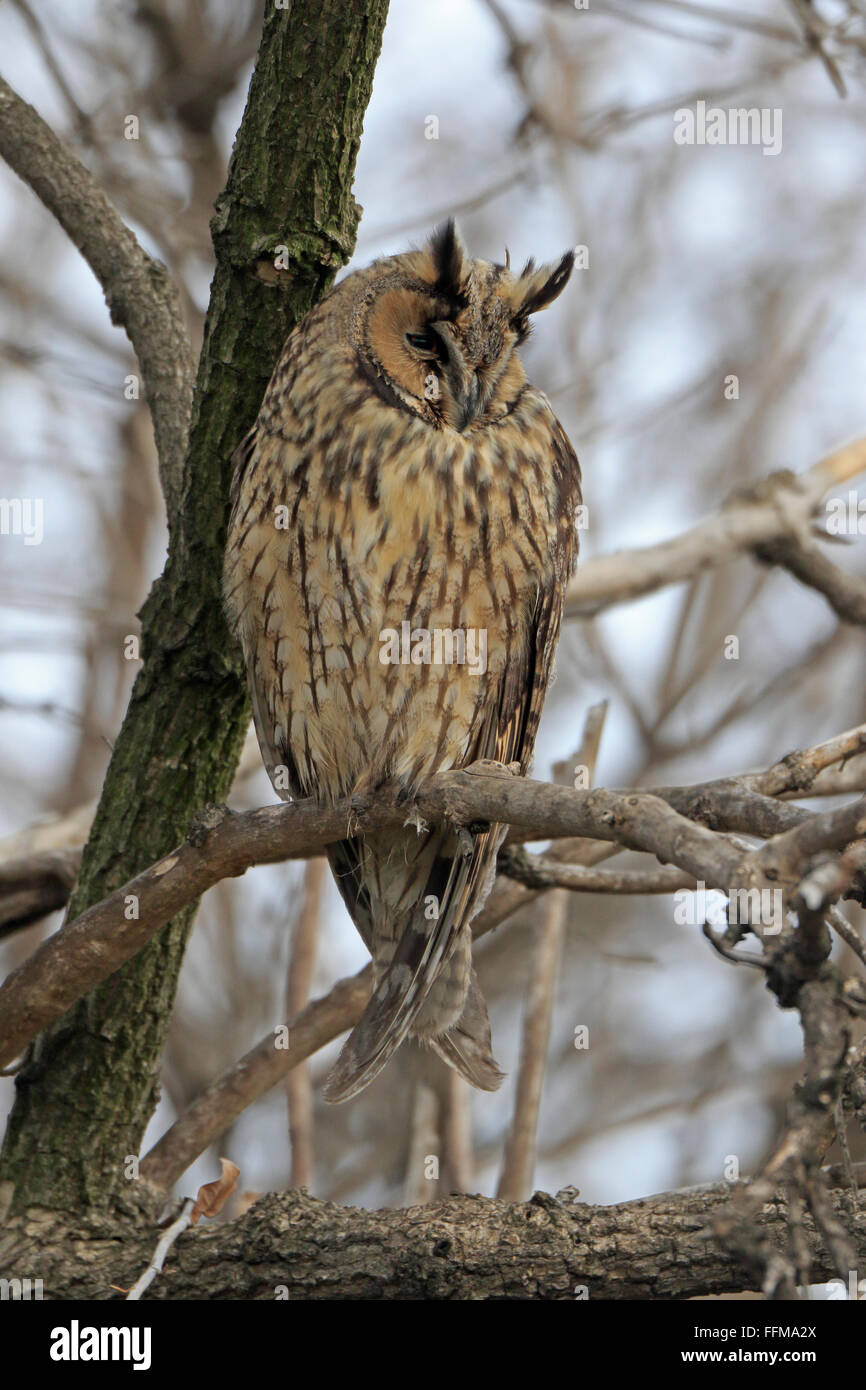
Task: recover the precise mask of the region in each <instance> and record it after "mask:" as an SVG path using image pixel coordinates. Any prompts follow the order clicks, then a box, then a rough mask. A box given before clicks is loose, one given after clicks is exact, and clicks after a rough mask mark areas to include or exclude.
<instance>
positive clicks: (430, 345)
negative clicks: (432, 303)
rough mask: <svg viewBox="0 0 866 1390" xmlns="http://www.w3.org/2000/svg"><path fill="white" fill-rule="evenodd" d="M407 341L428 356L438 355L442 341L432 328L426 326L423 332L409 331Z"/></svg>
mask: <svg viewBox="0 0 866 1390" xmlns="http://www.w3.org/2000/svg"><path fill="white" fill-rule="evenodd" d="M406 342H407V343H408V344H409V346H410V347H412V348H414V349H415V351H416V352H423V353H424V354H425V355H426V356H429V357H436V356H437V355H438V353H439V349H440V342H439V339H438V338H437V336H436V334H435V333H434V332H433V330H432V329H431V328H425V329H424V330H423V332H421V333H407V334H406Z"/></svg>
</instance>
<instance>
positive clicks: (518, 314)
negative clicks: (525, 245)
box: [511, 251, 574, 320]
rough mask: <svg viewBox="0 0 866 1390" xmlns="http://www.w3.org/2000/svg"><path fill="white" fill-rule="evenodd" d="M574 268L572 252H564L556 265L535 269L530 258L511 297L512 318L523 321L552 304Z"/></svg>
mask: <svg viewBox="0 0 866 1390" xmlns="http://www.w3.org/2000/svg"><path fill="white" fill-rule="evenodd" d="M573 266H574V252H573V251H566V253H565V255H564V256H563V257H562V258H561V259H560V260H558V261H557V262H556V264H550V265H540V266H538V267H536V264H535V261H534V260H532V259H531V258H530V259H529V260H528V261H527V262H526V265H525V266H524V267H523V269H522V271H521V272H520V275H519V276H518V278H517V282H516V284H515V286H514V289H513V291H512V295H511V301H512V304H513V306H514V317H515V318H517V319H521V320H525V319H526V318H527V317H528V316H529V315H530V314H535V313H537V312H538V310H539V309H546V308H547V306H548V304H552V303H553V301H554V299H556V298H557V297H558V296H559V295H560V294H561V293H562V291H563V290H564V289H565V287H566V285H567V284H568V277H569V276H570V275H571V272H572V268H573Z"/></svg>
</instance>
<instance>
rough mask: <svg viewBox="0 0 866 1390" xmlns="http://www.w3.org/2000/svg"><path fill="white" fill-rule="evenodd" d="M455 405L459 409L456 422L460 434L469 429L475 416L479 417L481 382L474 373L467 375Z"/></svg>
mask: <svg viewBox="0 0 866 1390" xmlns="http://www.w3.org/2000/svg"><path fill="white" fill-rule="evenodd" d="M457 403H458V406H459V408H460V418H459V420H458V422H457V429H458V430H459V431H460V433H461V434H462V433H463V431H464V430H466V429H468V428H469V426H470V425H471V424H472V421H473V420H474V419H475V418H476V416H478V415H479V413H480V408H481V405H482V401H481V382H480V381H479V380H478V377H477V376H476V375H475V373H474V372H470V373H469V375H468V377H467V379H466V381H465V383H464V387H463V390H462V391H461V392H460V395H459V396H458V398H457Z"/></svg>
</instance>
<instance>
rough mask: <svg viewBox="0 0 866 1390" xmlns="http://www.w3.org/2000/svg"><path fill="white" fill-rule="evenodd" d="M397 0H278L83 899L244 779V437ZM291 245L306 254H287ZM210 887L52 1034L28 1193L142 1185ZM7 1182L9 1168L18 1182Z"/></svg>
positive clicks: (341, 177)
mask: <svg viewBox="0 0 866 1390" xmlns="http://www.w3.org/2000/svg"><path fill="white" fill-rule="evenodd" d="M387 8H388V6H387V0H356V3H354V4H352V5H346V4H345V3H344V0H293V4H292V6H291V8H290V9H277V8H275V7H274V6H268V7H267V8H266V13H265V21H264V28H263V33H262V40H261V45H260V48H259V53H258V58H257V61H256V67H255V72H254V75H253V78H252V81H251V84H250V90H249V95H248V99H247V106H246V110H245V113H244V117H243V121H242V124H241V127H240V130H239V132H238V136H237V139H236V142H235V147H234V151H233V154H232V160H231V165H230V169H229V176H228V182H227V184H226V188H225V190H224V192H223V194H222V195H221V197H220V198H219V200H218V203H217V209H216V215H215V217H214V220H213V224H212V230H213V237H214V247H215V251H216V272H215V275H214V279H213V283H212V286H211V298H210V307H209V310H208V316H207V323H206V327H205V338H204V345H203V348H202V353H201V359H200V362H199V367H198V376H197V381H196V387H195V398H194V403H193V413H192V421H191V428H190V442H189V449H188V452H187V455H186V459H185V462H184V465H183V469H182V475H181V477H180V478H179V479H175V480H174V481H175V483H176V487H175V488H173V489H171V491H170V493H169V498H170V499H171V496H172V494H173V495H175V496H176V497H177V500H178V505H177V507H176V508H172V510H171V512H170V514H169V527H170V537H171V539H170V545H169V554H168V560H167V563H166V567H165V570H164V573H163V574H162V576H161V578H160V579H159V580H158V581H157V582H156V584H155V585H154V587H153V589H152V591H151V594H150V596H149V597H148V599H147V602H146V603H145V605H144V607H143V609H142V612H141V621H142V653H143V657H144V666H143V668H142V670H141V672H140V674H139V676H138V679H137V681H136V683H135V687H134V690H133V694H132V698H131V701H130V705H129V710H128V712H127V715H126V718H125V720H124V723H123V727H122V729H121V731H120V734H119V736H118V739H117V742H116V744H115V747H114V751H113V755H112V758H111V763H110V766H109V769H108V773H107V775H106V779H105V784H104V786H103V790H102V797H101V801H100V805H99V810H98V812H97V816H96V819H95V821H94V824H93V828H92V831H91V834H90V839H89V841H88V844H87V848H86V851H85V854H84V859H83V862H82V867H81V874H80V878H79V881H78V886H77V888H76V891H75V893H74V896H73V898H72V901H71V902H70V906H69V916H70V919H71V918H73V917H75V916H76V915H77V914H78V913H80V912H81V911H83V910H84V909H85V908H86V907H88V906H89V905H90V904H91V903H94V902H97V901H98V900H99V899H101V898H103V897H104V896H105V894H106V893H107V892H110V891H111V890H112V889H114V888H116V887H117V886H118V885H119V884H121V883H123V882H124V881H125V880H126V879H128V878H129V877H130V875H131V874H133V873H135V872H136V871H137V870H140V869H143V868H144V867H145V866H146V865H147V864H148V863H151V862H153V860H154V859H156V858H158V857H159V856H160V855H162V854H165V853H166V852H167V851H168V850H170V849H171V847H172V846H173V845H174V844H175V843H176V842H177V841H178V840H179V839H182V838H183V836H184V834H185V833H186V830H187V828H188V825H189V822H190V818H191V817H192V815H193V814H194V813H195V812H196V811H197V810H199V809H200V808H201V807H203V806H204V805H205V804H207V803H208V802H213V801H215V800H217V801H218V800H221V799H222V798H223V797H224V796H225V795H226V794H227V793H228V790H229V787H230V785H231V782H232V777H233V775H234V770H235V766H236V763H237V759H238V756H239V753H240V747H241V743H242V740H243V736H244V733H245V731H246V727H247V724H248V708H247V702H246V694H245V689H244V683H243V680H242V677H241V672H240V665H239V660H238V653H237V651H236V650H235V649H234V647H233V644H232V643H231V642H230V639H229V636H228V632H227V630H226V627H225V623H224V619H223V613H222V606H221V599H220V573H221V557H222V547H223V541H224V535H225V521H226V515H225V513H226V498H227V495H228V483H229V477H230V471H231V456H232V452H233V450H234V448H235V446H236V445H237V444H238V442H239V440H240V439H241V438H242V436H243V434H244V433H245V431H246V430H247V429H248V428H249V426H250V424H251V423H252V421H253V419H254V418H255V414H256V411H257V410H258V406H259V404H260V402H261V399H262V396H263V394H264V391H265V387H266V385H267V382H268V379H269V377H270V374H271V371H272V369H273V366H274V363H275V361H276V358H277V356H278V354H279V351H280V348H281V347H282V344H283V341H284V339H285V337H286V335H287V333H288V332H289V330H290V329H291V328H292V326H293V325H294V324H295V323H296V322H297V321H298V319H299V318H301V317H302V316H303V314H305V313H306V312H307V310H308V309H309V308H310V306H311V305H312V304H313V302H314V301H315V300H316V298H318V297H319V296H320V295H321V294H322V293H323V291H324V290H325V289H326V288H327V287H328V285H329V284H330V282H331V280H332V278H333V276H334V273H335V271H336V270H337V269H338V268H339V266H340V265H341V264H343V263H344V262H345V261H346V260H347V259H348V258H349V256H350V254H351V251H352V248H353V246H354V241H355V235H356V230H357V225H358V218H359V213H360V209H359V208H358V207H357V205H356V204H355V202H354V200H353V198H352V194H351V186H352V177H353V172H354V167H355V159H356V156H357V151H358V146H359V142H360V136H361V126H362V122H363V116H364V112H365V110H366V106H367V103H368V100H369V97H370V91H371V87H372V79H373V71H374V68H375V64H376V60H377V57H378V54H379V49H380V46H381V40H382V33H383V29H384V25H385V18H386V15H387ZM277 246H284V247H286V248H287V252H288V257H287V259H288V268H287V269H284V270H281V271H280V272H277V271H276V270H275V269H274V250H275V247H277ZM194 912H195V905H193V906H191V907H190V908H188V909H186V910H185V911H183V912H182V913H180V914H179V915H178V916H177V917H176V918H175V919H174V920H173V921H172V922H171V923H170V924H169V926H168V927H167V928H166V929H165V930H164V931H163V932H161V933H160V935H159V937H158V938H157V939H155V940H154V941H153V942H151V943H150V944H149V945H148V946H147V947H146V948H145V949H144V950H143V951H141V952H140V953H139V954H138V955H137V956H136V957H135V959H134V960H132V961H130V962H129V964H128V965H127V966H126V967H124V969H123V970H121V971H119V972H118V973H117V974H116V975H114V976H112V978H111V979H110V980H108V981H106V983H105V984H104V985H103V986H102V987H101V988H99V989H97V990H96V991H94V993H93V994H92V995H90V996H89V997H88V998H87V999H86V1000H84V1001H82V1002H81V1003H80V1004H79V1005H77V1006H76V1007H75V1008H73V1009H71V1010H70V1011H69V1013H68V1014H66V1015H65V1016H64V1017H63V1018H62V1019H61V1020H60V1021H59V1022H58V1023H57V1024H56V1025H55V1026H54V1027H52V1028H51V1029H50V1030H48V1031H47V1032H46V1033H44V1034H43V1035H42V1036H41V1037H40V1039H39V1040H38V1043H37V1044H36V1045H35V1047H34V1049H33V1051H32V1054H31V1056H30V1058H29V1059H28V1062H27V1065H26V1066H25V1067H24V1069H23V1070H22V1071H21V1073H20V1075H19V1077H18V1089H17V1096H16V1102H15V1106H14V1109H13V1113H12V1116H11V1119H10V1123H9V1128H8V1132H7V1137H6V1144H5V1147H4V1150H3V1155H2V1160H0V1179H2V1180H3V1182H4V1183H6V1184H11V1185H12V1186H13V1187H14V1197H13V1200H12V1209H13V1210H19V1211H20V1210H23V1209H24V1208H25V1207H29V1206H33V1205H42V1206H45V1207H50V1208H54V1209H58V1210H60V1209H66V1210H70V1211H79V1212H82V1211H87V1210H88V1209H93V1208H98V1207H102V1208H106V1207H111V1206H114V1205H117V1204H122V1203H123V1202H124V1197H125V1191H124V1189H126V1192H128V1191H129V1189H130V1186H132V1187H134V1184H133V1185H130V1184H129V1183H128V1182H127V1183H125V1182H124V1177H123V1166H124V1158H125V1156H127V1155H130V1154H136V1153H137V1152H138V1149H139V1145H140V1142H141V1137H142V1135H143V1132H144V1129H145V1126H146V1124H147V1122H148V1119H149V1117H150V1115H151V1113H152V1111H153V1109H154V1106H155V1104H156V1100H157V1091H158V1071H159V1056H160V1052H161V1050H162V1046H163V1042H164V1039H165V1032H166V1027H167V1022H168V1016H169V1012H170V1009H171V1006H172V1002H173V999H174V993H175V987H176V982H177V976H178V971H179V969H180V965H181V961H182V958H183V952H184V946H185V943H186V939H187V934H188V931H189V927H190V924H191V922H192V918H193V915H194ZM6 1191H7V1193H8V1191H9V1188H8V1187H7V1188H6Z"/></svg>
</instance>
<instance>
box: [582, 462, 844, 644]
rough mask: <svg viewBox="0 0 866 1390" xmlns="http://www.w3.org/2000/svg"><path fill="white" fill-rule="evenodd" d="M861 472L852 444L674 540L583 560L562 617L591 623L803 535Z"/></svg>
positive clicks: (738, 497)
mask: <svg viewBox="0 0 866 1390" xmlns="http://www.w3.org/2000/svg"><path fill="white" fill-rule="evenodd" d="M864 469H866V439H858V440H855V441H854V442H853V443H852V444H847V445H845V447H844V448H842V449H839V450H838V451H837V452H836V453H834V454H831V455H829V457H827V458H825V459H822V460H821V462H820V463H816V464H815V465H814V467H812V468H810V469H809V470H808V472H806V473H800V474H793V473H789V472H782V473H774V474H771V475H770V476H769V477H768V478H765V479H763V481H762V482H761V483H759V484H758V486H757V487H755V488H753V489H751V490H750V491H749V492H747V493H745V494H743V493H738V494H735V495H734V496H733V497H731V498H729V500H728V501H727V502H726V503H725V504H724V506H723V507H722V509H721V511H720V512H718V513H717V514H716V515H715V516H712V517H709V518H708V519H707V520H706V521H702V522H700V523H699V524H698V525H697V526H694V527H692V529H691V530H690V531H684V532H683V534H682V535H681V536H676V537H675V538H674V539H673V540H669V541H662V542H661V543H660V544H659V545H649V546H646V547H644V548H642V549H637V550H630V551H626V552H615V553H614V554H612V555H602V556H599V557H598V558H597V559H594V560H588V561H587V562H586V563H585V564H584V565H583V567H582V568H581V569H580V570H579V572H578V574H577V575H576V577H575V578H574V579H573V580H572V583H571V585H570V587H569V591H568V598H567V599H566V607H565V613H566V616H567V617H569V618H588V617H591V616H592V615H593V613H598V612H600V611H601V610H602V609H603V608H608V607H610V606H611V605H612V604H615V603H625V602H627V601H628V600H630V599H635V598H640V596H641V595H642V594H649V593H653V592H654V591H655V590H656V589H663V588H666V587H667V585H669V584H676V583H679V582H680V581H682V580H684V579H691V578H693V577H694V576H695V575H696V574H699V573H702V572H703V571H705V570H708V569H713V568H715V567H716V566H717V565H723V564H725V563H726V562H727V561H728V560H731V559H733V558H734V557H735V556H737V555H741V554H742V553H743V552H744V551H757V550H759V549H760V548H761V547H762V546H767V545H770V544H772V543H773V542H774V541H778V540H779V539H783V538H785V537H787V536H790V535H791V534H795V535H796V534H798V533H800V532H805V531H807V530H808V527H809V525H810V524H811V521H812V517H813V516H814V514H815V512H816V510H817V508H818V507H819V505H820V503H821V500H822V498H823V497H824V496H825V494H826V493H827V492H829V491H830V490H831V489H832V488H834V487H838V485H839V484H840V483H844V482H847V481H848V480H849V479H850V478H854V477H856V476H857V474H858V473H862V472H863V470H864Z"/></svg>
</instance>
